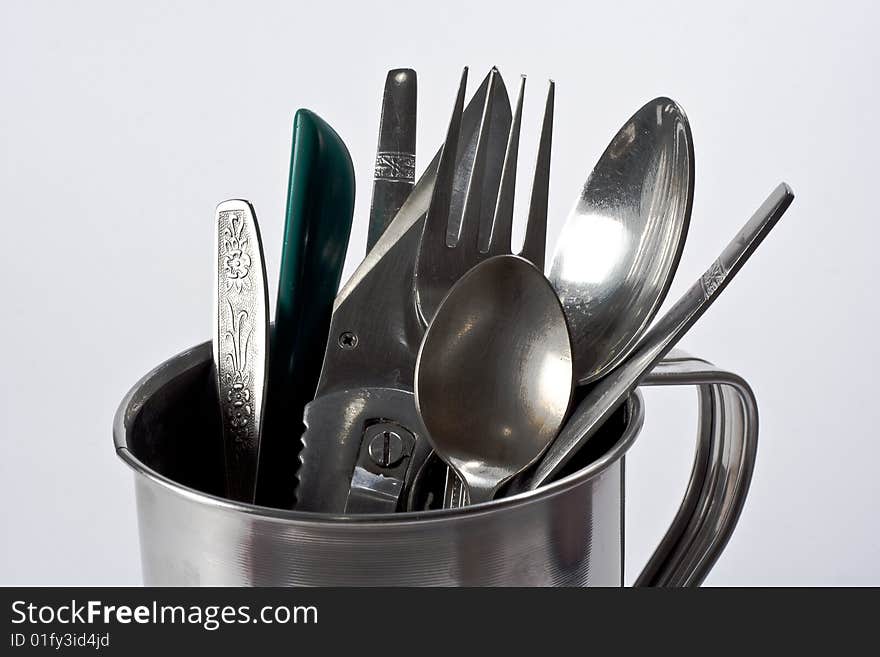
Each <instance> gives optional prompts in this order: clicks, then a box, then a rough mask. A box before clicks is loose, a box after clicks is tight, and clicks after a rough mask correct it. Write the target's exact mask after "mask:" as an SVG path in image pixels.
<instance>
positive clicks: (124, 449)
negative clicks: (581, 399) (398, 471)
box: [113, 342, 644, 527]
mask: <svg viewBox="0 0 880 657" xmlns="http://www.w3.org/2000/svg"><path fill="white" fill-rule="evenodd" d="M210 357H211V343H210V342H203V343H201V344H199V345H197V346H195V347H191V348H190V349H186V350H184V351H182V352H180V353H178V354H176V355H174V356H172V357H171V358H168V359H167V360H165V361H163V362H162V363H160V364H159V365H157V366H156V367H154V368H153V369H152V370H150V371H149V372H148V373H147V374H145V375H144V376H143V377H141V378H140V379H139V380H138V381H137V383H135V384H134V385H133V386H132V387H131V389H130V390H129V391H128V392H127V393H126V394H125V396H124V397H123V398H122V401H121V402H120V404H119V406H118V408H117V410H116V414H115V416H114V419H113V442H114V445H115V448H116V454H117V455H118V456H119V458H120V459H122V461H123V462H125V464H126V465H128V466H129V467H130V468H131V469H132V470H134V472H135V474H136V475H138V476H142V477H144V478H145V479H146V480H148V481H150V482H151V483H153V484H155V485H158V486H160V487H161V488H163V489H165V490H167V491H169V492H172V493H174V494H176V495H178V496H180V497H183V498H186V499H188V500H189V501H191V502H195V503H198V504H201V505H203V506H207V507H211V508H215V509H218V510H227V511H235V512H236V513H244V514H247V515H249V516H253V517H259V518H261V519H265V520H274V521H280V522H286V523H293V524H300V525H303V524H305V525H319V526H328V525H335V526H340V527H371V526H373V527H374V526H392V525H398V526H399V525H406V526H411V525H416V524H424V523H432V522H445V521H450V520H455V519H462V520H463V519H465V518H469V519H473V518H475V517H479V516H482V515H485V514H488V513H493V512H497V511H501V510H509V509H513V508H521V507H525V506H528V505H531V504H536V503H540V502H543V501H544V500H548V499H550V498H553V497H557V496H559V495H563V494H565V493H566V492H567V491H569V490H571V489H573V488H576V487H578V486H581V485H583V484H584V483H586V482H588V481H591V480H593V479H595V478H597V477H600V476H602V475H603V474H604V473H605V471H606V470H607V469H608V468H609V467H610V466H611V465H612V464H614V463H616V462H617V461H618V460H620V459H621V458H622V457H623V456H624V454H626V452H627V451H628V450H629V448H630V447H631V446H632V444H633V443H634V442H635V439H636V438H637V437H638V435H639V433H640V431H641V428H642V425H643V423H644V401H643V399H642V395H641V392H640V391H639V390H638V389H636V390H634V391H633V392H632V393H631V394H630V395H629V397H628V398H627V400H626V401H625V402H624V404H625V405H626V407H627V422H626V428H625V429H624V431H623V432H622V433H621V435H620V437H619V438H618V439H617V441H616V442H615V443H614V445H612V446H611V447H610V448H609V449H608V450H607V451H605V453H604V454H602V455H601V456H600V457H599V458H597V459H595V460H593V461H591V462H590V463H589V464H588V465H586V466H585V467H583V468H581V469H580V470H577V471H576V472H573V473H571V474H569V475H567V476H565V477H563V478H561V479H559V480H557V481H554V482H552V483H549V484H544V485H542V486H540V487H538V488H537V489H535V490H530V491H523V492H520V493H517V494H515V495H511V496H509V497H504V498H501V499H497V500H491V501H489V502H483V503H480V504H473V505H469V506H465V507H461V508H457V509H432V510H426V511H401V512H398V513H382V514H333V513H323V512H316V511H298V510H296V509H279V508H275V507H267V506H260V505H258V504H249V503H246V502H238V501H234V500H230V499H227V498H225V497H220V496H218V495H213V494H211V493H205V492H203V491H200V490H197V489H195V488H192V487H190V486H186V485H184V484H181V483H179V482H176V481H174V480H173V479H171V478H169V477H167V476H165V475H163V474H161V473H159V472H157V471H156V470H154V469H153V468H151V467H150V466H148V465H147V464H146V463H144V462H143V461H141V460H140V459H139V458H137V457H136V456H135V455H134V453H133V452H132V451H131V450H130V449H129V448H128V428H129V426H130V425H131V423H132V422H133V421H134V418H136V417H137V416H138V414H139V413H140V410H141V409H142V408H143V405H144V403H145V402H146V400H147V399H149V398H150V397H151V396H153V395H154V394H156V393H157V392H158V391H159V390H160V389H161V388H162V387H164V386H165V385H167V384H168V383H170V382H171V381H172V380H173V379H175V378H177V377H178V376H180V375H182V374H183V373H184V372H186V371H187V370H190V369H192V368H194V367H199V366H202V365H203V364H204V362H205V361H206V360H207V359H209V358H210Z"/></svg>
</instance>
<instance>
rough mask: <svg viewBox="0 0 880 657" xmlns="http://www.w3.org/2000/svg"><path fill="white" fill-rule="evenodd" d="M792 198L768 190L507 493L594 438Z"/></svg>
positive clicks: (535, 481) (549, 472) (783, 190)
mask: <svg viewBox="0 0 880 657" xmlns="http://www.w3.org/2000/svg"><path fill="white" fill-rule="evenodd" d="M793 200H794V192H792V191H791V188H790V187H789V186H788V185H786V184H785V183H781V184H780V185H779V186H778V187H777V188H776V189H774V190H773V192H772V193H771V194H770V196H768V197H767V200H765V201H764V203H763V204H762V205H761V207H760V208H758V210H757V211H756V212H755V214H754V215H752V218H751V219H749V221H748V222H747V223H746V224H745V226H743V227H742V228H741V229H740V231H739V232H738V233H737V234H736V237H734V238H733V240H732V241H731V242H730V244H728V245H727V247H726V248H725V249H724V251H722V252H721V255H720V256H719V258H718V259H717V260H716V261H715V262H714V263H712V265H711V266H710V267H709V269H708V270H707V271H706V273H705V274H703V275H702V276H701V277H700V279H699V280H698V281H697V282H695V283H694V284H693V285H692V286H691V288H690V289H689V290H688V291H687V292H685V294H684V296H683V297H681V299H679V300H678V302H676V304H675V305H674V306H673V307H672V308H670V309H669V311H668V312H667V313H666V314H665V315H664V316H663V317H661V318H660V319H659V320H657V323H656V324H655V325H654V326H653V327H651V330H650V331H648V332H647V333H646V334H645V335H644V337H642V339H641V340H640V341H639V344H638V346H637V347H636V348H635V350H634V351H633V353H632V355H631V356H630V357H629V358H627V360H626V362H624V363H623V364H622V365H621V366H620V367H618V368H617V369H615V370H614V371H613V372H611V373H610V374H609V375H608V376H606V377H604V378H603V379H602V380H601V381H599V382H597V383H596V384H595V385H594V386H593V387H592V388H591V389H590V391H589V392H588V393H587V396H586V397H585V398H584V399H583V400H582V401H581V403H580V404H579V405H578V407H577V408H576V409H575V411H574V413H572V416H571V418H570V419H569V421H568V423H567V424H566V425H565V427H564V428H563V430H562V432H561V433H560V434H559V436H558V437H557V438H556V440H555V441H554V442H553V445H551V446H550V449H549V450H547V454H545V455H544V458H543V459H542V460H541V462H540V463H539V464H538V467H537V468H535V469H534V471H533V472H531V473H529V474H528V475H526V476H525V477H524V479H525V481H519V480H518V481H516V482H514V483H513V486H512V488H513V491H512V492H516V491H519V490H523V489H528V490H532V489H535V488H537V487H538V486H540V485H541V484H543V483H544V482H545V481H547V480H548V479H549V478H550V477H552V476H553V475H554V474H556V473H558V472H559V470H560V469H561V468H562V467H563V466H564V465H565V464H566V463H567V462H568V461H569V459H570V458H571V457H572V456H574V455H575V454H576V453H577V452H578V450H579V449H580V448H581V447H582V446H583V445H584V444H585V443H586V442H587V441H588V440H589V439H590V438H592V437H593V435H594V434H595V433H596V430H597V429H598V428H599V427H600V426H602V424H603V423H604V422H605V420H607V419H608V418H609V417H610V415H611V413H613V412H614V411H615V410H616V409H617V408H618V407H619V406H620V405H621V404H622V403H623V402H624V400H626V398H627V397H628V396H629V394H630V393H631V392H632V391H633V390H634V389H635V388H636V386H638V384H639V381H641V379H642V377H644V376H645V374H647V373H648V372H650V371H651V370H652V369H653V368H654V366H655V365H656V364H657V363H658V362H659V361H660V359H661V358H663V356H665V355H666V354H667V353H668V352H669V350H670V349H672V348H673V347H674V346H675V345H676V343H677V342H678V341H679V340H680V339H681V337H682V336H683V335H684V334H685V333H687V331H688V329H690V327H691V326H693V325H694V322H696V321H697V320H698V319H699V318H700V317H701V316H702V315H703V313H704V312H706V310H707V309H708V308H709V306H711V305H712V302H713V301H715V299H716V298H717V297H718V295H719V294H721V292H722V291H723V290H724V288H725V287H727V285H728V283H730V281H731V280H732V279H733V277H734V276H735V275H736V274H737V272H738V271H739V270H740V268H741V267H742V266H743V265H744V264H745V263H746V261H747V260H748V259H749V258H750V257H751V255H752V253H754V252H755V249H757V248H758V245H760V244H761V242H762V241H763V240H764V238H765V237H766V236H767V234H768V233H769V232H770V231H771V230H772V229H773V227H774V226H775V225H776V222H778V221H779V219H780V218H781V217H782V215H783V214H784V213H785V211H786V210H787V209H788V206H789V205H791V202H792V201H793Z"/></svg>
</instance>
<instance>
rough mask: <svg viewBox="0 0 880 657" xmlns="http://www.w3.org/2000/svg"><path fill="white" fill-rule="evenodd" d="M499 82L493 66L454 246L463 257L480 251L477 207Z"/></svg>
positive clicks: (480, 199)
mask: <svg viewBox="0 0 880 657" xmlns="http://www.w3.org/2000/svg"><path fill="white" fill-rule="evenodd" d="M497 82H498V69H496V68H493V69H492V72H491V73H490V74H489V92H488V93H487V94H486V103H485V105H483V116H482V117H481V118H480V129H479V136H478V137H477V149H476V151H475V152H474V166H473V168H472V169H471V176H470V179H469V180H468V187H467V193H466V194H465V199H464V212H463V213H462V218H461V227H460V228H459V235H458V242H457V243H456V247H457V248H461V249H463V250H462V251H461V252H460V254H461V256H462V257H464V258H468V257H470V256H471V255H474V256H475V255H476V254H477V253H478V252H479V246H478V240H479V236H480V214H481V213H480V209H481V206H482V204H483V200H484V199H483V198H482V197H483V193H482V192H483V178H484V177H485V174H486V152H487V150H488V147H489V133H490V131H491V124H492V100H493V98H494V96H495V94H494V93H492V92H493V90H494V88H495V85H496V84H497Z"/></svg>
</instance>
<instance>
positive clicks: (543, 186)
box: [520, 80, 556, 271]
mask: <svg viewBox="0 0 880 657" xmlns="http://www.w3.org/2000/svg"><path fill="white" fill-rule="evenodd" d="M555 93H556V84H555V83H554V82H553V80H550V88H549V89H548V91H547V104H546V105H545V107H544V124H543V125H542V126H541V141H540V142H539V143H538V157H537V158H536V159H535V179H534V181H533V182H532V196H531V198H530V199H529V219H528V224H527V225H526V237H525V241H524V242H523V248H522V251H521V252H520V255H521V256H522V257H523V258H525V259H526V260H529V261H531V263H532V264H534V265H535V267H537V268H538V269H540V270H541V271H544V250H545V248H546V244H547V200H548V196H549V191H550V146H551V142H552V140H553V99H554V95H555Z"/></svg>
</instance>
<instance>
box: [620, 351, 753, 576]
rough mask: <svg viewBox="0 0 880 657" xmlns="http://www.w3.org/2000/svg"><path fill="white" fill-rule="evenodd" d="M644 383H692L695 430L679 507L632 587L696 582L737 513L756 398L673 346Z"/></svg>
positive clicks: (748, 465)
mask: <svg viewBox="0 0 880 657" xmlns="http://www.w3.org/2000/svg"><path fill="white" fill-rule="evenodd" d="M641 385H647V386H663V385H693V386H696V387H697V394H698V400H699V431H698V434H697V448H696V455H695V458H694V465H693V469H692V471H691V477H690V481H689V483H688V486H687V491H686V492H685V495H684V499H683V500H682V503H681V506H680V507H679V509H678V512H677V513H676V515H675V519H674V520H673V521H672V524H671V525H670V527H669V529H668V530H667V531H666V534H665V536H664V537H663V539H662V540H661V541H660V544H659V545H658V546H657V549H656V550H655V551H654V554H653V555H651V558H650V559H649V560H648V563H647V565H646V566H645V568H644V569H643V570H642V572H641V574H640V575H639V576H638V578H637V579H636V581H635V586H668V587H683V586H699V585H700V584H701V583H702V582H703V580H705V579H706V575H708V574H709V571H710V570H711V569H712V566H714V565H715V562H716V561H717V560H718V557H719V556H720V554H721V552H722V551H723V550H724V547H725V546H726V545H727V541H728V540H730V536H731V534H732V533H733V530H734V528H735V527H736V523H737V521H738V520H739V516H740V513H741V512H742V508H743V504H744V503H745V499H746V495H747V494H748V491H749V485H750V483H751V479H752V472H753V471H754V469H755V455H756V453H757V448H758V405H757V400H756V399H755V395H754V393H753V392H752V389H751V387H749V384H748V383H746V381H745V380H744V379H743V378H742V377H740V376H738V375H736V374H733V373H731V372H727V371H724V370H721V369H719V368H717V367H715V366H714V365H712V364H711V363H709V362H708V361H705V360H702V359H698V358H694V357H692V356H690V355H689V354H687V353H685V352H683V351H680V350H674V351H672V352H670V354H669V355H668V356H667V357H666V358H665V359H664V360H663V361H661V362H660V363H659V364H658V365H657V366H656V367H655V368H654V370H653V371H652V372H651V373H650V374H649V375H648V376H646V377H645V379H644V380H643V381H642V382H641Z"/></svg>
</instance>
